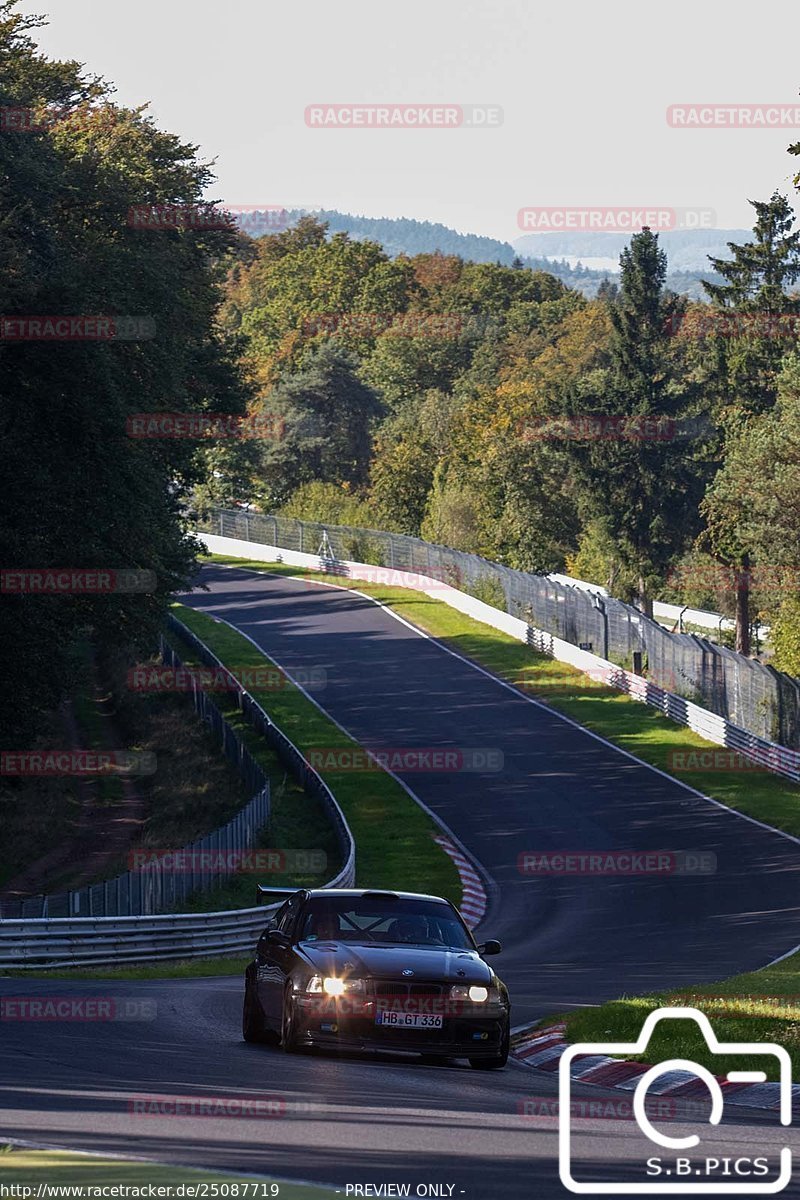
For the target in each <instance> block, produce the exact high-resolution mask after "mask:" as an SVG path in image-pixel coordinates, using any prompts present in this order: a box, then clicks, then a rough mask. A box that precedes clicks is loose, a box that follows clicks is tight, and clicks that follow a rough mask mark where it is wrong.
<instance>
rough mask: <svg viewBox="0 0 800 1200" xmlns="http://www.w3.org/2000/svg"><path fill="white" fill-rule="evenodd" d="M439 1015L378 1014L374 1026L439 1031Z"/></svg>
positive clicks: (440, 1015) (440, 1023)
mask: <svg viewBox="0 0 800 1200" xmlns="http://www.w3.org/2000/svg"><path fill="white" fill-rule="evenodd" d="M443 1021H444V1017H443V1016H442V1014H441V1013H404V1012H379V1013H378V1014H377V1016H376V1017H375V1024H376V1025H391V1026H392V1028H393V1029H441V1028H442V1022H443Z"/></svg>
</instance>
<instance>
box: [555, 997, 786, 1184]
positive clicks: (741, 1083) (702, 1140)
mask: <svg viewBox="0 0 800 1200" xmlns="http://www.w3.org/2000/svg"><path fill="white" fill-rule="evenodd" d="M670 1020H682V1021H694V1022H695V1023H696V1024H697V1025H698V1026H699V1029H700V1032H701V1034H702V1036H703V1038H704V1040H705V1042H706V1043H707V1045H708V1048H709V1050H710V1051H711V1052H712V1053H713V1054H715V1055H717V1054H718V1055H720V1056H724V1057H725V1059H726V1060H730V1059H731V1058H733V1059H739V1060H740V1062H741V1066H742V1069H741V1070H737V1069H728V1070H727V1071H726V1072H725V1073H724V1074H723V1075H721V1076H720V1075H714V1074H713V1073H712V1072H711V1071H710V1070H709V1069H708V1068H707V1067H704V1066H701V1065H700V1064H699V1063H696V1062H692V1061H691V1060H689V1059H684V1058H672V1059H667V1060H665V1061H663V1062H660V1063H657V1064H656V1065H654V1066H648V1067H643V1068H642V1074H641V1075H640V1076H639V1078H638V1080H636V1082H635V1086H634V1087H633V1096H632V1109H633V1116H634V1120H635V1126H636V1127H637V1129H636V1132H637V1135H638V1136H637V1137H636V1138H635V1139H634V1142H633V1145H631V1142H630V1141H629V1140H628V1139H626V1145H625V1162H624V1170H623V1164H622V1163H620V1175H624V1179H623V1178H620V1179H616V1180H615V1179H613V1176H612V1174H611V1171H610V1168H611V1166H612V1165H613V1164H612V1156H611V1155H610V1154H608V1152H607V1151H608V1147H604V1150H603V1154H602V1156H598V1153H597V1137H596V1133H592V1134H591V1135H589V1134H587V1132H586V1131H585V1130H581V1129H580V1126H579V1123H578V1122H574V1120H573V1118H572V1108H571V1096H570V1085H571V1081H572V1075H573V1063H574V1062H575V1060H576V1059H581V1060H582V1065H584V1066H586V1065H587V1064H588V1063H589V1059H590V1058H592V1059H594V1062H593V1063H592V1065H595V1064H596V1065H597V1066H600V1065H605V1064H608V1065H609V1066H612V1065H613V1064H614V1063H615V1062H616V1060H617V1056H622V1057H628V1058H629V1057H631V1056H632V1055H641V1054H645V1053H646V1052H647V1048H648V1045H649V1044H650V1040H651V1037H652V1035H653V1031H654V1029H655V1027H656V1025H657V1024H658V1023H659V1022H660V1021H670ZM587 1056H589V1057H587ZM754 1059H755V1060H756V1063H757V1065H758V1066H759V1067H761V1066H762V1065H763V1066H764V1067H765V1068H766V1067H767V1066H769V1065H771V1066H773V1067H774V1066H775V1064H776V1062H777V1075H778V1079H779V1082H778V1083H774V1084H768V1083H767V1072H766V1069H765V1070H760V1069H758V1070H755V1069H753V1060H754ZM770 1060H772V1061H771V1063H770ZM775 1073H776V1072H774V1071H773V1074H775ZM631 1085H632V1086H633V1080H632V1081H631ZM754 1086H755V1087H761V1088H766V1089H768V1091H769V1096H768V1097H765V1099H766V1100H767V1103H766V1104H765V1105H764V1107H765V1108H767V1109H769V1110H770V1111H771V1112H773V1113H774V1117H775V1126H780V1125H784V1126H785V1125H790V1124H791V1119H792V1114H791V1102H792V1073H791V1059H790V1058H789V1054H788V1052H787V1051H786V1050H785V1049H784V1047H783V1046H777V1045H775V1044H773V1043H771V1042H720V1041H718V1040H717V1037H716V1035H715V1033H714V1030H713V1029H712V1027H711V1022H710V1021H709V1019H708V1017H707V1016H706V1015H705V1014H704V1013H702V1012H700V1011H699V1009H696V1008H659V1009H657V1010H656V1011H655V1012H652V1013H650V1015H649V1016H648V1017H647V1019H646V1020H645V1022H644V1025H643V1026H642V1031H641V1033H640V1035H639V1038H638V1040H637V1041H635V1042H607V1043H588V1042H584V1043H578V1044H576V1045H572V1046H570V1047H569V1048H568V1049H567V1050H566V1051H565V1052H564V1054H563V1055H562V1056H561V1060H560V1062H559V1114H560V1117H559V1175H560V1177H561V1182H562V1183H563V1185H564V1187H565V1188H566V1189H567V1190H568V1191H570V1192H573V1193H575V1194H577V1195H585V1196H601V1195H605V1196H609V1195H610V1196H623V1195H635V1196H651V1195H680V1194H681V1192H683V1193H684V1194H687V1195H692V1196H698V1195H716V1196H726V1197H730V1196H742V1195H743V1196H753V1195H775V1194H776V1193H777V1192H781V1191H783V1189H784V1188H785V1187H786V1186H787V1184H788V1183H789V1182H790V1180H791V1177H792V1152H791V1150H790V1148H789V1147H788V1146H781V1145H780V1142H781V1141H783V1140H784V1139H783V1137H782V1136H781V1137H778V1136H777V1130H774V1129H773V1131H769V1127H768V1126H759V1127H758V1129H759V1136H758V1138H757V1139H755V1140H754V1141H753V1144H745V1142H744V1140H743V1139H744V1138H745V1137H747V1135H748V1134H749V1135H750V1137H752V1136H753V1129H752V1127H750V1128H749V1129H748V1130H746V1131H745V1130H743V1127H742V1126H741V1124H726V1125H723V1124H722V1118H723V1114H724V1110H725V1106H726V1102H728V1101H729V1100H730V1101H733V1102H734V1103H735V1098H736V1095H737V1093H738V1094H741V1091H742V1089H744V1088H748V1087H754ZM650 1091H652V1093H653V1095H655V1096H660V1097H662V1098H663V1097H664V1096H668V1095H674V1096H680V1097H681V1098H688V1097H689V1095H691V1097H692V1099H693V1100H694V1099H695V1096H698V1097H699V1096H702V1097H703V1098H704V1105H703V1107H702V1108H701V1115H702V1113H705V1114H706V1116H705V1121H702V1120H697V1121H691V1122H690V1121H681V1123H680V1128H676V1127H675V1124H674V1122H673V1123H672V1129H671V1131H670V1132H669V1133H667V1132H666V1131H665V1129H664V1127H663V1123H659V1121H658V1117H657V1115H656V1116H653V1108H652V1105H651V1104H650V1103H648V1101H649V1100H650V1099H651V1097H649V1096H648V1093H649V1092H650ZM740 1111H741V1110H740ZM637 1142H638V1145H637ZM637 1156H638V1158H637Z"/></svg>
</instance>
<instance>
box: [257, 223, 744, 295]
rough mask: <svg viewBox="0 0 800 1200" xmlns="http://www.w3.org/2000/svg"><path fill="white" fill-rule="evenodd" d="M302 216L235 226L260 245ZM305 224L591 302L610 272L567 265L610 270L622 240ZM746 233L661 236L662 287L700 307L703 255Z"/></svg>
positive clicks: (426, 226) (430, 226) (420, 226)
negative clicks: (543, 280)
mask: <svg viewBox="0 0 800 1200" xmlns="http://www.w3.org/2000/svg"><path fill="white" fill-rule="evenodd" d="M304 215H306V212H305V210H302V209H292V210H289V211H287V212H286V213H284V214H280V215H279V216H278V218H277V219H276V214H275V213H264V217H263V221H261V222H259V214H257V213H248V214H247V216H246V217H240V218H239V222H240V224H241V226H242V228H243V229H244V230H245V232H247V233H249V234H250V235H251V237H263V236H265V235H268V234H271V233H275V232H277V230H278V228H280V227H281V226H284V225H293V224H295V223H296V222H297V221H298V220H299V219H300V217H301V216H304ZM312 215H313V216H315V217H317V218H318V219H319V220H321V221H327V223H328V228H329V231H330V233H348V234H349V235H350V236H351V237H353V238H360V239H362V240H369V241H373V242H378V243H379V244H380V245H381V246H383V248H384V250H385V251H386V253H387V254H389V255H391V256H392V257H396V256H397V255H399V254H407V255H409V256H413V255H415V254H433V253H435V252H436V251H437V250H438V251H439V252H440V253H441V254H456V255H458V256H459V257H460V258H463V259H466V260H467V261H468V262H476V263H500V264H501V265H502V266H507V267H510V266H511V265H512V263H513V262H514V260H515V259H517V260H519V259H521V260H522V264H523V266H525V267H528V268H529V269H530V270H532V271H547V272H548V274H550V275H555V276H556V278H557V279H560V280H561V281H562V282H563V283H564V284H566V286H567V287H571V288H575V289H577V290H578V291H580V292H583V294H584V295H585V296H588V297H593V296H595V295H596V294H597V290H598V288H599V287H600V284H601V283H602V282H603V280H604V279H609V278H611V279H613V278H614V276H615V274H616V273H617V272H618V267H616V266H615V267H613V268H612V267H611V266H609V267H607V268H606V269H603V270H593V269H592V268H590V267H585V266H583V265H582V263H580V262H576V261H573V262H572V263H570V262H568V261H567V258H571V259H573V260H577V259H581V258H587V259H598V258H599V259H611V260H613V262H614V263H615V264H616V263H617V262H618V259H619V255H620V252H621V250H622V249H623V247H624V246H626V245H627V244H628V242H629V241H630V238H629V237H628V236H626V235H624V234H614V233H575V234H555V233H531V234H525V235H523V236H522V237H519V238H517V239H516V240H515V241H514V243H513V244H512V243H511V242H501V241H499V240H498V239H496V238H490V237H482V236H481V235H479V234H476V233H458V232H457V231H456V230H455V229H450V228H448V226H447V225H440V224H437V223H434V222H433V221H415V220H412V219H411V218H409V217H361V216H355V215H353V214H352V213H342V212H338V211H337V210H335V209H315V210H314V212H313V214H312ZM748 236H749V234H748V233H747V231H746V230H741V229H728V230H724V229H722V230H696V231H695V230H676V231H675V232H671V233H662V234H661V236H660V241H661V244H662V245H663V247H664V249H665V250H666V251H667V255H668V258H669V268H670V270H669V274H668V276H667V286H668V287H670V288H672V290H673V291H676V292H682V293H685V294H686V295H688V296H691V297H692V298H694V299H704V295H705V294H704V292H703V289H702V286H701V284H700V280H701V278H703V279H708V280H712V281H718V277H717V276H716V275H714V273H713V272H711V271H709V270H708V265H707V259H706V257H705V256H706V255H707V254H714V255H715V256H717V257H727V247H726V242H728V241H739V242H740V241H746V240H747V239H748Z"/></svg>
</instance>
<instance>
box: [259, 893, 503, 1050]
mask: <svg viewBox="0 0 800 1200" xmlns="http://www.w3.org/2000/svg"><path fill="white" fill-rule="evenodd" d="M267 890H268V889H264V891H267ZM500 949H501V947H500V943H499V942H496V941H489V942H485V943H484V944H483V945H481V946H478V945H476V943H475V940H474V939H473V937H472V934H471V933H470V931H469V930H468V929H467V927H466V925H465V924H464V922H463V920H462V918H461V915H460V914H459V912H458V911H457V910H456V909H455V908H454V907H453V905H452V904H450V903H449V901H447V900H442V899H440V898H439V897H437V896H422V895H416V894H414V893H410V892H384V891H359V890H355V889H345V888H343V889H336V890H334V889H329V888H328V889H318V890H315V891H306V890H303V891H297V892H294V893H292V894H291V895H290V896H289V898H288V899H287V900H286V902H285V903H284V904H283V905H282V907H281V908H280V909H279V910H278V911H277V912H276V913H275V914H274V915H273V916H272V918H271V920H270V921H269V923H268V925H267V927H266V928H265V930H264V932H263V933H262V935H261V937H260V938H259V942H258V946H257V948H256V955H255V958H254V959H253V961H252V962H251V963H250V964H249V965H248V967H247V971H246V973H245V992H244V1014H243V1019H242V1032H243V1036H244V1039H245V1041H247V1042H273V1043H275V1044H277V1043H280V1044H281V1045H282V1046H283V1049H284V1050H286V1051H288V1052H292V1051H296V1050H299V1049H301V1048H303V1047H308V1046H318V1047H329V1048H332V1047H343V1048H344V1047H347V1048H350V1049H354V1050H366V1049H369V1050H384V1051H396V1050H402V1051H412V1052H414V1053H417V1054H422V1055H424V1056H425V1058H426V1059H427V1060H428V1061H439V1060H444V1059H447V1058H468V1059H469V1061H470V1063H471V1065H472V1066H473V1067H475V1068H477V1069H479V1070H492V1069H496V1068H499V1067H503V1066H505V1064H506V1060H507V1058H508V1043H509V1028H510V1005H509V999H508V990H507V989H506V986H505V984H504V983H502V981H501V980H500V979H498V977H497V975H495V973H494V971H493V970H492V968H491V967H490V966H489V965H488V964H487V963H486V962H484V956H486V955H490V954H498V953H499V952H500Z"/></svg>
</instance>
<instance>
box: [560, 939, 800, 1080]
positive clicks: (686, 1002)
mask: <svg viewBox="0 0 800 1200" xmlns="http://www.w3.org/2000/svg"><path fill="white" fill-rule="evenodd" d="M662 1006H664V1007H683V1006H686V1007H689V1008H697V1009H699V1010H700V1011H701V1012H703V1013H705V1014H706V1016H707V1017H708V1018H709V1020H710V1021H711V1025H712V1027H713V1029H714V1032H715V1034H716V1036H717V1038H718V1039H719V1041H721V1042H775V1043H777V1044H778V1045H779V1046H785V1047H786V1049H787V1050H788V1051H789V1055H790V1057H791V1059H792V1078H793V1079H798V1078H800V953H799V954H793V955H791V956H790V957H789V958H785V959H784V960H783V962H780V963H776V964H775V965H774V966H771V967H765V968H764V969H763V970H761V971H751V972H749V973H748V974H746V975H734V976H733V977H732V978H731V979H725V980H722V981H721V982H720V983H710V984H703V985H702V986H699V987H692V988H688V989H686V990H685V991H679V992H662V993H660V994H656V995H653V996H631V997H627V996H626V997H623V998H621V999H620V1000H613V1001H611V1002H610V1003H608V1004H601V1005H599V1006H598V1007H597V1008H581V1009H576V1010H575V1011H573V1012H570V1013H567V1014H565V1015H562V1016H561V1017H554V1018H549V1017H548V1019H547V1024H550V1023H551V1021H554V1020H561V1021H564V1022H565V1023H566V1026H567V1033H566V1036H567V1039H568V1041H570V1042H611V1041H614V1042H624V1041H631V1042H632V1041H635V1040H636V1038H637V1037H638V1035H639V1033H640V1031H641V1028H642V1022H643V1021H644V1019H645V1017H646V1016H647V1015H648V1013H651V1012H653V1011H654V1010H655V1009H657V1008H661V1007H662ZM668 1058H688V1059H690V1060H692V1061H693V1062H697V1063H700V1064H701V1065H702V1066H705V1067H708V1068H709V1070H711V1071H712V1072H713V1073H714V1074H717V1075H723V1074H724V1073H725V1072H726V1071H729V1070H753V1071H758V1070H761V1071H766V1073H767V1076H768V1078H769V1079H771V1080H777V1079H778V1071H777V1063H774V1061H773V1060H770V1059H768V1058H766V1057H764V1058H762V1057H761V1056H757V1055H751V1056H749V1057H748V1056H746V1055H743V1056H741V1057H739V1056H737V1057H735V1058H734V1057H733V1056H725V1055H718V1056H714V1055H712V1054H710V1053H709V1049H708V1046H707V1045H706V1043H705V1040H704V1039H703V1037H702V1034H701V1033H700V1031H699V1029H698V1027H697V1025H696V1024H695V1023H694V1022H693V1021H683V1020H681V1021H677V1020H675V1021H673V1020H670V1021H667V1022H663V1023H659V1025H658V1026H657V1027H656V1030H655V1033H654V1037H653V1039H652V1041H651V1043H650V1046H649V1048H648V1050H647V1052H646V1053H645V1054H642V1055H639V1056H638V1061H640V1062H647V1063H657V1062H663V1061H665V1060H666V1059H668Z"/></svg>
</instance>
